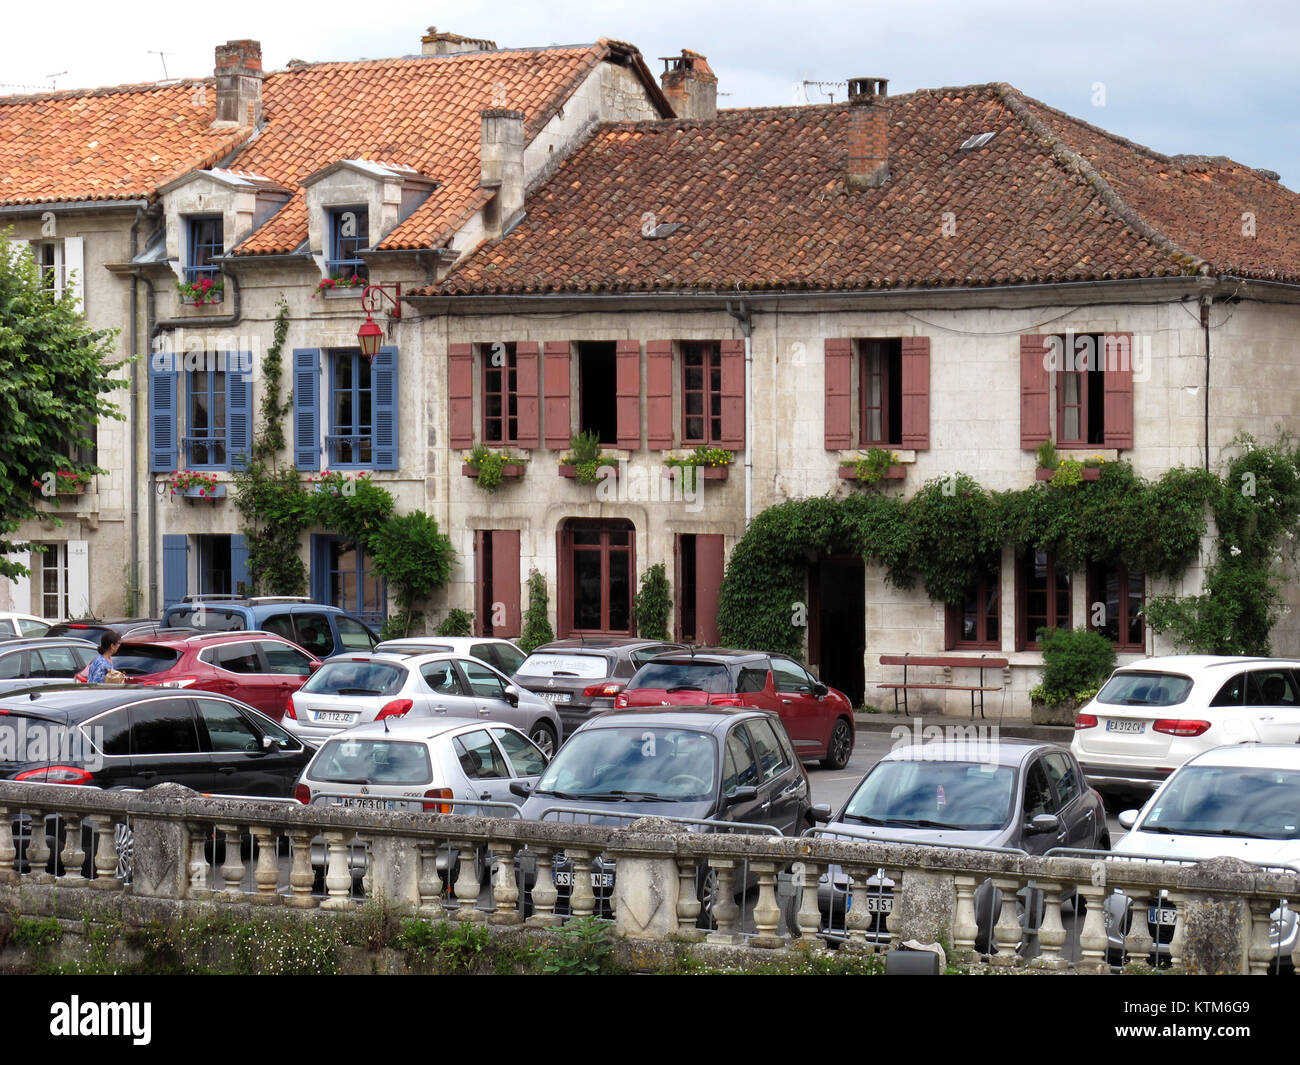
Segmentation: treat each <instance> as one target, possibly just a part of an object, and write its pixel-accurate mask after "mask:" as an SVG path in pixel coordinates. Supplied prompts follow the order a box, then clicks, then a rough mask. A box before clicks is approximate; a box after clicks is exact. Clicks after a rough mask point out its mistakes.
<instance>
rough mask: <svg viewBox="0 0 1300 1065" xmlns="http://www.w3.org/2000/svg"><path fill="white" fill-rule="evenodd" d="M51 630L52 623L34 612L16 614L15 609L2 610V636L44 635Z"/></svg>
mask: <svg viewBox="0 0 1300 1065" xmlns="http://www.w3.org/2000/svg"><path fill="white" fill-rule="evenodd" d="M49 631H50V623H49V622H48V621H45V620H43V619H42V618H38V617H36V616H35V615H33V614H15V613H13V611H9V610H4V611H0V636H6V635H9V634H11V633H12V634H13V635H14V636H44V635H45V634H46V633H47V632H49Z"/></svg>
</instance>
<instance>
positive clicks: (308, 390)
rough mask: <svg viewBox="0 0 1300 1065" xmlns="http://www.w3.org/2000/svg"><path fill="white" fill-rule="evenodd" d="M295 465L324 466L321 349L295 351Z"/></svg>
mask: <svg viewBox="0 0 1300 1065" xmlns="http://www.w3.org/2000/svg"><path fill="white" fill-rule="evenodd" d="M293 464H294V465H295V466H297V467H298V469H300V470H319V469H320V348H294V350H293Z"/></svg>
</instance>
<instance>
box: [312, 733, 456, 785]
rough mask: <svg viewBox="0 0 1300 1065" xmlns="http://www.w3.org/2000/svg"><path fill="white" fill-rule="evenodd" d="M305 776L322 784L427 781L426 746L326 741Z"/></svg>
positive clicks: (427, 760)
mask: <svg viewBox="0 0 1300 1065" xmlns="http://www.w3.org/2000/svg"><path fill="white" fill-rule="evenodd" d="M307 776H308V777H309V778H310V779H312V780H318V781H320V782H321V783H322V784H428V783H429V781H430V780H431V779H432V777H433V770H432V769H431V768H430V766H429V748H428V747H427V746H425V745H424V744H423V743H409V742H399V741H397V740H386V739H374V740H349V739H336V740H329V741H328V742H327V743H326V744H325V746H324V747H322V748H321V751H320V754H318V755H317V756H316V760H315V761H314V762H312V764H311V768H310V769H309V770H308V771H307Z"/></svg>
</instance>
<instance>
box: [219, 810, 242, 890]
mask: <svg viewBox="0 0 1300 1065" xmlns="http://www.w3.org/2000/svg"><path fill="white" fill-rule="evenodd" d="M217 831H218V832H221V833H223V834H224V835H225V837H226V860H225V861H224V862H223V863H222V864H221V879H222V881H224V883H225V887H223V888H222V889H221V891H220V892H219V893H218V894H217V898H218V899H221V900H224V901H226V902H234V901H243V898H244V856H243V855H242V854H241V853H240V839H239V835H240V833H239V826H238V825H217Z"/></svg>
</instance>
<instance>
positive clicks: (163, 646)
mask: <svg viewBox="0 0 1300 1065" xmlns="http://www.w3.org/2000/svg"><path fill="white" fill-rule="evenodd" d="M87 668H89V667H87ZM113 668H114V669H119V670H121V671H122V672H123V673H125V674H126V682H127V684H139V685H145V686H148V687H156V688H193V689H196V690H200V691H209V692H219V693H221V694H222V695H230V696H233V697H234V698H236V699H238V700H240V701H241V702H245V703H247V704H248V705H249V706H251V707H252V708H253V709H254V710H260V711H261V712H262V713H264V714H265V715H266V716H267V717H269V718H271V719H272V720H274V721H279V720H280V719H281V718H282V717H284V711H285V707H286V706H288V704H289V696H291V695H292V694H293V693H294V692H296V691H297V690H298V689H299V688H301V687H302V686H303V684H304V683H305V682H306V680H307V678H308V677H310V676H311V675H312V674H313V673H315V672H316V670H318V669H319V668H320V659H318V658H315V657H314V656H312V655H310V654H308V653H307V652H306V651H304V650H303V649H302V648H301V647H299V646H298V645H297V644H294V643H290V642H289V641H288V640H284V639H281V638H280V637H279V636H274V635H272V634H271V633H269V632H205V633H198V634H197V635H194V634H190V633H188V632H185V631H178V632H177V633H176V634H175V635H168V634H166V632H165V631H164V632H162V633H160V634H158V635H152V636H148V637H140V638H136V639H132V638H129V637H128V638H127V639H124V640H123V641H122V646H121V647H119V648H118V651H117V654H115V655H114V656H113ZM77 680H78V681H81V682H82V683H83V684H84V683H85V681H86V669H83V670H82V671H81V672H80V673H78V674H77Z"/></svg>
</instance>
